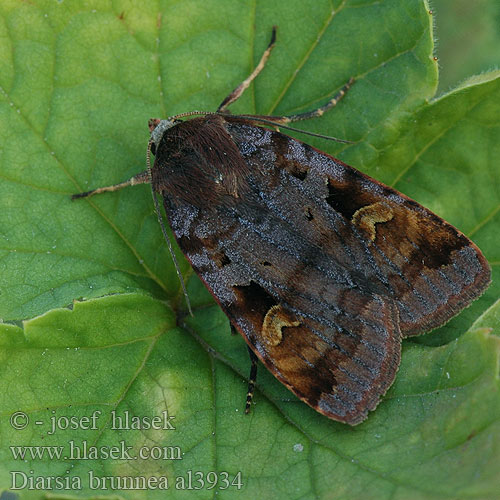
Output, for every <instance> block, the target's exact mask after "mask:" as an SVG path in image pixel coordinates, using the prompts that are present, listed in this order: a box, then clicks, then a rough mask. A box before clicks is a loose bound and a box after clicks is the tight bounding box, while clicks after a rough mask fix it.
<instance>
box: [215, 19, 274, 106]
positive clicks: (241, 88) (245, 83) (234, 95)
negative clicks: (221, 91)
mask: <svg viewBox="0 0 500 500" xmlns="http://www.w3.org/2000/svg"><path fill="white" fill-rule="evenodd" d="M275 42H276V26H273V32H272V34H271V41H270V42H269V45H268V46H267V49H266V50H265V51H264V53H263V54H262V57H261V58H260V61H259V64H257V66H256V67H255V69H254V70H253V71H252V73H251V75H250V76H249V77H248V78H247V79H246V80H244V81H243V82H241V83H240V84H239V85H238V86H237V87H236V88H235V89H234V90H233V91H232V92H231V93H230V94H229V95H228V96H227V97H226V98H225V99H224V100H223V101H222V102H221V103H220V105H219V107H218V108H217V112H222V111H225V110H226V108H227V107H228V106H229V105H230V104H232V103H233V102H234V101H236V100H237V99H239V97H240V96H241V94H243V92H245V90H246V89H247V88H248V87H249V86H250V84H251V83H252V80H254V79H255V77H256V76H257V75H258V74H259V73H260V72H261V71H262V68H263V67H264V66H265V64H266V62H267V60H268V59H269V54H271V50H272V49H273V47H274V43H275Z"/></svg>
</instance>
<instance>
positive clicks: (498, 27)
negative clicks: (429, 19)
mask: <svg viewBox="0 0 500 500" xmlns="http://www.w3.org/2000/svg"><path fill="white" fill-rule="evenodd" d="M430 8H431V9H432V11H433V13H434V22H435V24H434V29H435V31H434V35H435V39H436V49H435V55H436V56H437V57H438V58H439V75H440V76H439V88H438V92H437V95H441V94H443V93H445V92H447V91H448V90H450V89H451V88H453V87H455V86H456V85H457V84H459V83H461V82H462V81H463V80H465V79H466V78H468V77H469V76H472V75H476V74H478V73H481V72H483V71H487V70H490V69H495V68H498V67H499V66H500V1H499V0H434V1H432V0H430Z"/></svg>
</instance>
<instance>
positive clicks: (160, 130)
mask: <svg viewBox="0 0 500 500" xmlns="http://www.w3.org/2000/svg"><path fill="white" fill-rule="evenodd" d="M179 121H180V120H175V119H167V120H160V119H159V118H150V119H149V121H148V126H149V131H150V132H151V141H152V144H151V152H152V153H153V154H155V151H156V148H157V147H158V145H159V144H160V141H161V138H162V137H163V134H164V133H165V130H168V129H169V128H172V127H173V126H174V125H175V124H176V123H179Z"/></svg>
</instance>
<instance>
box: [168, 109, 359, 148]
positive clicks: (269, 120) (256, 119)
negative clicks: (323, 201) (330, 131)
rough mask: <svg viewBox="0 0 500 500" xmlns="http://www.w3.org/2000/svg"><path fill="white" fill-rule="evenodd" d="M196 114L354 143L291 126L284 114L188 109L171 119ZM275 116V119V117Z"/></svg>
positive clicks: (349, 142) (344, 142)
mask: <svg viewBox="0 0 500 500" xmlns="http://www.w3.org/2000/svg"><path fill="white" fill-rule="evenodd" d="M194 115H204V116H207V115H219V116H226V117H227V116H229V118H245V119H247V120H251V121H254V122H260V123H265V124H266V125H271V126H273V127H279V128H285V129H287V130H292V131H293V132H299V133H301V134H305V135H310V136H311V137H319V138H320V139H328V140H329V141H335V142H342V143H343V144H354V143H353V142H352V141H347V140H345V139H339V138H337V137H333V136H331V135H323V134H316V133H315V132H308V131H307V130H301V129H300V128H295V127H289V126H288V125H285V124H284V123H282V122H280V119H281V120H282V119H283V118H288V117H286V116H285V117H283V116H276V117H273V116H259V115H228V113H227V112H226V113H219V112H218V111H188V112H187V113H181V114H179V115H175V116H171V117H170V118H169V120H177V119H178V118H185V117H187V116H194ZM273 118H275V119H273Z"/></svg>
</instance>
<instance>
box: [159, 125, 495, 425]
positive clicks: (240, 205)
mask: <svg viewBox="0 0 500 500" xmlns="http://www.w3.org/2000/svg"><path fill="white" fill-rule="evenodd" d="M153 185H154V188H155V189H156V190H157V191H159V192H161V193H162V194H163V197H164V205H165V210H166V213H167V216H168V219H169V221H170V224H171V227H172V230H173V232H174V234H175V237H176V239H177V241H178V243H179V246H180V248H181V249H182V251H183V252H184V254H185V255H186V256H187V258H188V259H189V260H190V261H191V263H192V265H193V268H194V270H195V271H196V273H197V274H198V275H199V276H200V277H201V278H202V280H203V281H204V282H205V284H206V285H207V287H208V289H209V290H210V292H211V293H212V294H213V296H214V297H215V299H216V300H217V302H218V303H219V304H220V305H221V307H222V309H223V310H224V312H225V313H226V314H227V315H228V317H229V319H230V321H231V322H232V323H233V325H234V326H235V327H236V328H237V329H238V330H239V331H240V332H241V334H242V335H243V337H244V338H245V340H246V341H247V343H248V344H249V345H250V347H251V348H252V349H253V351H254V352H255V353H256V354H257V356H258V357H259V358H260V360H261V361H262V362H263V363H264V364H265V365H266V366H267V368H268V369H269V370H270V371H271V372H272V373H273V374H274V375H275V376H276V377H277V378H278V379H279V380H280V381H281V382H283V383H284V384H285V385H286V386H287V387H289V388H290V389H291V390H292V391H293V392H294V393H295V394H296V395H297V396H298V397H299V398H301V399H302V400H304V401H305V402H306V403H307V404H309V405H310V406H312V407H313V408H315V409H316V410H317V411H319V412H321V413H323V414H325V415H327V416H328V417H330V418H332V419H335V420H338V421H341V422H346V423H349V424H356V423H359V422H361V421H362V420H363V419H364V418H366V415H367V412H368V411H369V410H372V409H373V408H375V406H376V405H377V403H378V402H379V400H380V397H381V396H382V395H383V394H384V393H385V392H386V391H387V389H388V388H389V386H390V385H391V384H392V382H393V380H394V377H395V374H396V371H397V369H398V366H399V361H400V352H401V345H400V344H401V337H405V336H409V335H417V334H419V333H423V332H424V331H427V330H430V329H432V328H435V327H437V326H439V325H441V324H443V323H444V322H446V321H447V320H448V319H450V318H451V317H452V316H453V315H455V314H456V313H457V312H458V311H460V309H462V308H463V307H465V306H466V305H468V304H469V303H470V302H471V301H472V300H474V299H475V298H477V297H478V296H479V295H480V294H481V293H482V292H483V290H484V289H485V287H486V286H487V284H488V283H489V280H490V269H489V266H488V264H487V262H486V260H485V258H484V257H483V255H482V254H481V252H480V251H479V249H478V248H477V247H476V245H474V243H472V242H471V241H470V240H469V239H468V238H467V237H465V236H464V235H463V234H462V233H460V232H459V231H458V230H457V229H455V228H454V227H453V226H451V225H450V224H448V223H446V222H445V221H444V220H442V219H441V218H439V217H438V216H436V215H435V214H433V213H432V212H430V211H429V210H427V209H425V208H424V207H422V206H421V205H419V204H418V203H416V202H415V201H413V200H411V199H409V198H407V197H406V196H404V195H402V194H401V193H398V192H397V191H395V190H393V189H391V188H389V187H387V186H385V185H383V184H381V183H379V182H377V181H375V180H373V179H371V178H369V177H368V176H366V175H364V174H362V173H360V172H358V171H357V170H355V169H353V168H351V167H349V166H347V165H345V164H343V163H342V162H340V161H338V160H336V159H335V158H333V157H331V156H329V155H327V154H325V153H322V152H320V151H318V150H316V149H314V148H312V147H311V146H308V145H307V144H304V143H302V142H300V141H297V140H295V139H292V138H290V137H288V136H286V135H283V134H281V133H279V132H276V131H272V130H269V129H265V128H262V127H258V126H255V125H254V124H252V123H251V122H250V121H249V120H244V119H241V118H237V117H234V118H233V117H230V116H224V117H221V116H206V117H201V118H195V119H193V120H190V121H188V122H183V123H180V124H179V125H176V126H174V127H172V128H171V129H170V130H168V131H166V132H165V134H164V136H163V138H162V140H161V142H160V144H159V147H158V151H157V152H156V159H155V165H154V168H153Z"/></svg>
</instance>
